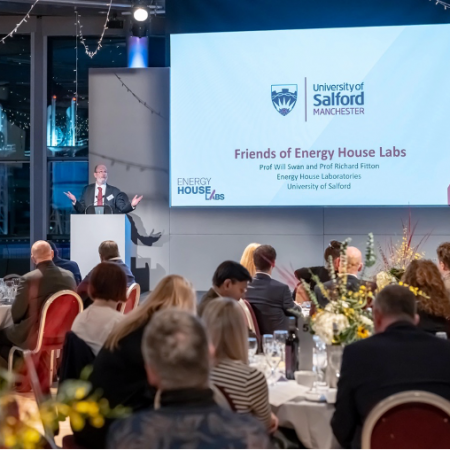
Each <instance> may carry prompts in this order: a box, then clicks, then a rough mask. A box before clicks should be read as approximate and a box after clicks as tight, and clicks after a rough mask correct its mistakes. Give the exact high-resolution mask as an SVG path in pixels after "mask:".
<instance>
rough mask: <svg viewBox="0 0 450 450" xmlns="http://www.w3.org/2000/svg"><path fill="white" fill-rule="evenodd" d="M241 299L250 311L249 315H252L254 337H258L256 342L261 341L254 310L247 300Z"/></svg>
mask: <svg viewBox="0 0 450 450" xmlns="http://www.w3.org/2000/svg"><path fill="white" fill-rule="evenodd" d="M242 301H243V302H244V303H245V306H246V307H247V309H248V310H249V311H250V315H251V316H252V320H253V329H254V330H255V334H256V338H257V339H258V343H261V333H260V331H259V325H258V321H257V320H256V316H255V311H253V308H252V305H250V303H249V302H248V301H247V300H244V299H242Z"/></svg>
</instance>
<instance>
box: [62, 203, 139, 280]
mask: <svg viewBox="0 0 450 450" xmlns="http://www.w3.org/2000/svg"><path fill="white" fill-rule="evenodd" d="M106 206H107V205H106ZM89 208H90V207H88V208H87V209H89ZM96 208H101V210H102V212H96ZM109 209H111V208H109ZM106 210H107V208H106V207H105V206H100V207H98V206H93V207H92V211H93V212H92V213H88V212H87V210H86V214H72V215H71V216H70V259H71V260H73V261H76V262H77V263H78V266H79V267H80V271H81V276H82V277H85V276H86V275H87V274H88V273H89V272H90V271H91V270H92V269H93V268H94V267H95V266H96V265H97V264H99V263H100V256H99V254H98V247H99V246H100V244H101V243H102V242H103V241H115V242H116V243H117V246H118V247H119V253H120V256H121V259H122V260H123V262H124V263H125V264H126V265H127V266H128V267H131V224H130V219H129V218H128V216H127V215H126V214H112V213H111V212H110V213H107V212H106Z"/></svg>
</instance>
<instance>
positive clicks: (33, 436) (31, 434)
mask: <svg viewBox="0 0 450 450" xmlns="http://www.w3.org/2000/svg"><path fill="white" fill-rule="evenodd" d="M23 439H24V441H26V442H28V443H30V444H37V443H38V442H39V440H40V439H41V436H40V435H39V433H38V432H37V431H36V430H34V429H33V428H28V429H27V430H26V431H25V433H24V435H23ZM32 447H33V448H34V446H32Z"/></svg>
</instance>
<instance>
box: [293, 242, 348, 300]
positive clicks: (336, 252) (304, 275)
mask: <svg viewBox="0 0 450 450" xmlns="http://www.w3.org/2000/svg"><path fill="white" fill-rule="evenodd" d="M341 245H342V244H341V243H340V242H339V241H331V242H330V244H329V245H328V247H327V248H326V249H325V253H324V255H323V257H324V259H325V266H315V267H303V268H301V269H297V270H296V271H295V272H294V274H295V278H297V280H299V281H300V283H299V284H298V286H297V287H296V288H295V290H294V294H293V297H294V300H296V301H297V302H299V301H298V299H299V298H300V299H301V300H302V301H309V297H308V294H306V292H305V290H304V288H303V285H302V284H301V282H302V280H303V281H305V282H306V283H307V284H308V285H309V288H310V289H311V290H312V291H314V288H315V287H316V282H315V281H314V280H313V279H312V275H316V276H318V277H319V280H320V281H321V282H322V283H326V282H327V281H330V280H331V278H330V273H329V272H328V266H329V264H330V258H331V259H332V261H333V267H334V270H335V271H336V272H337V271H338V270H339V258H340V256H341ZM297 293H298V295H297Z"/></svg>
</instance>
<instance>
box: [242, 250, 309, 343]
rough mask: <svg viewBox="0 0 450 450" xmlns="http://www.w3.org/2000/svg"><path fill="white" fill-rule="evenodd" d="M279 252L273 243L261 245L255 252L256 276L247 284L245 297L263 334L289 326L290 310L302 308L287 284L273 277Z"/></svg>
mask: <svg viewBox="0 0 450 450" xmlns="http://www.w3.org/2000/svg"><path fill="white" fill-rule="evenodd" d="M276 258H277V253H276V251H275V249H274V248H273V247H272V246H270V245H260V246H259V247H258V248H257V249H256V250H255V252H254V254H253V260H254V262H255V267H256V275H255V278H253V281H252V282H251V283H250V284H249V285H248V289H247V294H246V296H245V299H246V300H248V302H249V303H250V304H251V305H252V308H253V310H254V312H255V316H256V320H257V321H258V325H259V330H260V332H261V334H273V332H274V331H275V330H287V329H288V316H290V315H292V314H291V313H289V312H288V310H290V309H297V310H300V308H299V307H298V305H296V304H295V303H294V301H293V300H292V295H291V291H290V290H289V287H288V286H287V285H286V284H283V283H280V282H279V281H277V280H274V279H273V278H272V277H271V274H272V270H273V268H274V267H275V260H276Z"/></svg>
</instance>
